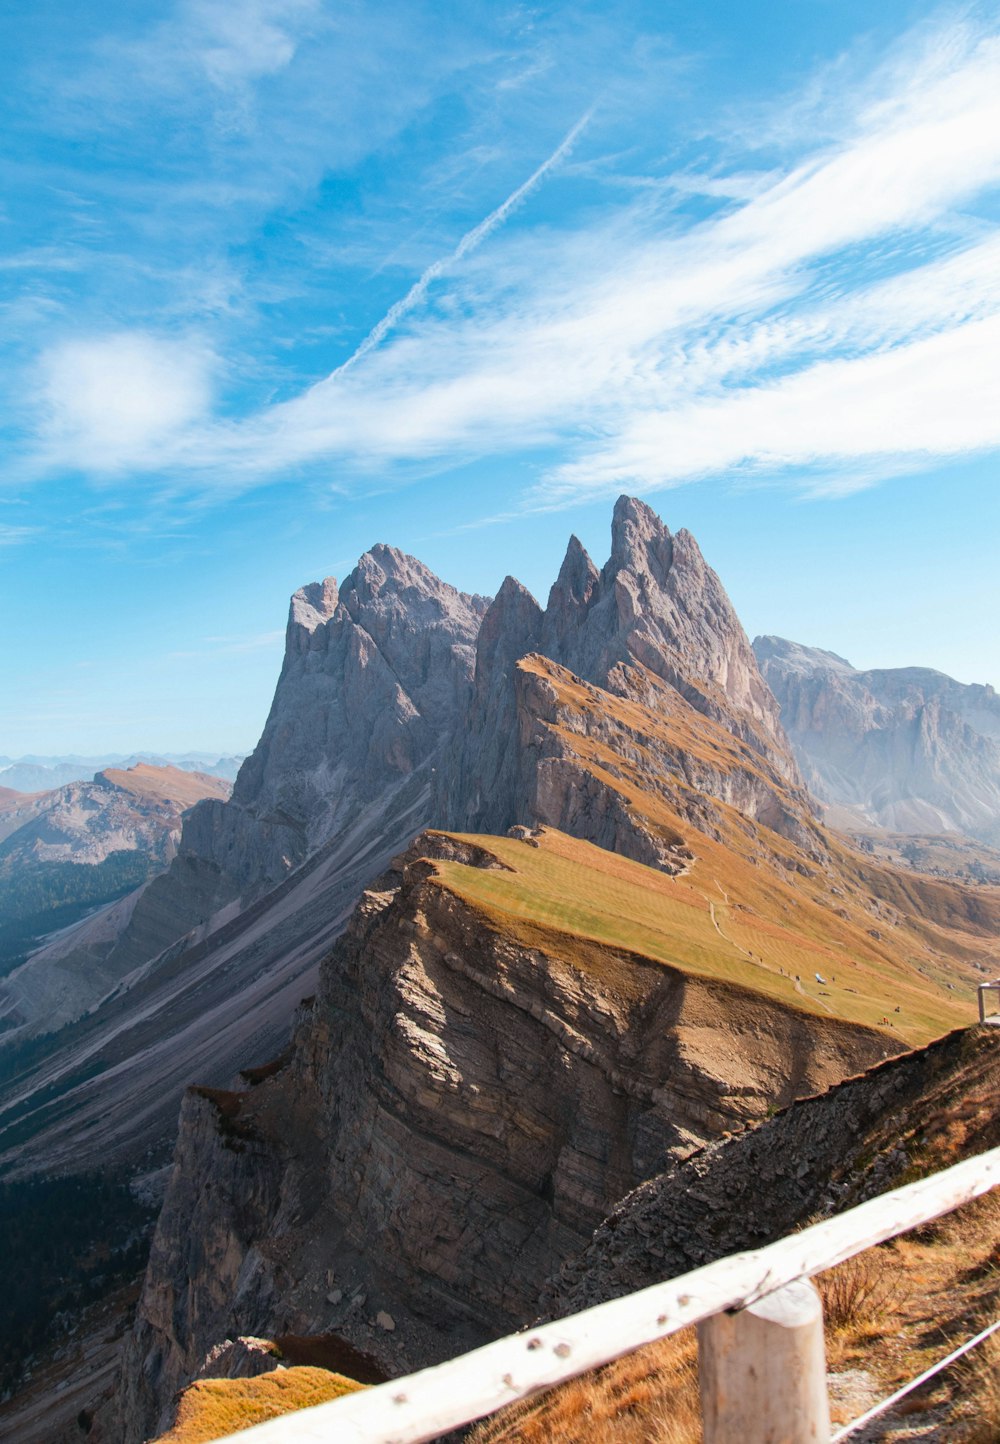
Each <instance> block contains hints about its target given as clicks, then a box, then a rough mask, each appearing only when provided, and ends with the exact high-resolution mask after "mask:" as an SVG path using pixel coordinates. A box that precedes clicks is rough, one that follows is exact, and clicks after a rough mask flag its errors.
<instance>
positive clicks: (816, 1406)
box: [698, 1279, 830, 1444]
mask: <svg viewBox="0 0 1000 1444" xmlns="http://www.w3.org/2000/svg"><path fill="white" fill-rule="evenodd" d="M698 1378H699V1385H700V1390H701V1412H702V1422H703V1426H704V1431H705V1444H828V1441H829V1438H830V1407H829V1401H828V1399H827V1392H826V1349H825V1347H824V1342H823V1304H822V1301H821V1300H820V1296H819V1293H818V1291H817V1289H816V1287H815V1285H813V1284H812V1283H810V1282H808V1281H807V1280H805V1279H801V1280H799V1281H798V1282H797V1283H792V1284H786V1285H785V1287H784V1288H782V1289H778V1290H776V1291H775V1292H774V1293H773V1294H768V1295H767V1297H766V1298H763V1299H760V1300H759V1301H758V1302H757V1303H755V1304H751V1305H750V1306H749V1307H748V1308H745V1309H739V1310H736V1311H734V1312H732V1313H724V1314H714V1315H713V1316H712V1317H711V1318H710V1319H706V1320H705V1321H704V1322H703V1323H700V1324H699V1325H698Z"/></svg>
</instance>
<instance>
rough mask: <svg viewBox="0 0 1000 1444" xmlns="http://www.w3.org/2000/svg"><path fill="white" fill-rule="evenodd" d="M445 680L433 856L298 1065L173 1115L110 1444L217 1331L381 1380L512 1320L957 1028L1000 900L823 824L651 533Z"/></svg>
mask: <svg viewBox="0 0 1000 1444" xmlns="http://www.w3.org/2000/svg"><path fill="white" fill-rule="evenodd" d="M317 599H318V597H314V599H313V600H312V601H311V602H310V605H315V600H317ZM331 605H332V594H331V601H328V602H327V603H326V604H325V610H327V611H329V608H330V606H331ZM545 648H547V649H548V651H547V652H546V651H545V650H542V649H545ZM551 653H555V654H556V655H555V656H552V655H550V654H551ZM688 658H690V660H689V661H686V659H688ZM467 676H468V680H469V685H468V686H467V688H466V690H465V694H464V698H462V699H460V702H459V705H458V707H457V708H456V711H455V713H454V716H455V717H456V718H457V721H456V722H455V724H454V726H453V728H452V729H451V730H450V731H446V732H445V733H444V735H443V738H442V741H441V742H440V743H439V744H438V746H437V747H436V748H435V749H434V751H433V752H432V753H430V754H429V756H428V761H431V759H433V761H432V765H433V773H432V774H431V779H430V781H431V791H430V794H429V798H428V811H429V813H430V816H431V818H432V819H434V820H437V821H438V822H439V823H441V824H443V825H444V829H445V830H436V831H431V832H427V833H424V834H423V835H421V836H420V837H419V838H418V840H417V842H416V843H414V844H413V845H412V846H410V847H409V848H407V849H406V850H405V851H404V852H402V853H401V854H399V855H398V856H397V857H396V858H395V859H394V861H393V862H392V865H391V867H390V868H389V870H388V871H387V872H386V873H385V874H384V875H383V876H382V877H381V878H380V879H378V880H376V881H375V882H373V883H372V884H371V886H370V887H369V889H368V891H367V892H366V893H365V894H364V895H363V897H362V899H361V901H360V903H359V905H358V907H357V909H356V910H355V912H354V914H353V917H352V918H351V921H350V924H349V926H348V929H347V932H346V934H345V935H344V937H343V938H342V939H341V940H340V941H339V942H338V943H337V944H336V945H335V946H334V948H333V950H332V951H331V952H330V953H329V954H328V956H327V957H326V959H325V960H324V962H323V965H322V967H321V969H320V975H319V980H318V988H317V991H316V995H315V997H314V998H312V999H311V1000H310V1002H309V1004H308V1006H306V1007H304V1008H303V1009H302V1010H301V1012H300V1014H299V1021H298V1024H297V1027H296V1032H295V1039H294V1043H293V1046H292V1048H291V1049H290V1050H288V1049H286V1050H283V1051H282V1052H281V1053H280V1054H279V1056H278V1057H276V1058H275V1059H274V1060H273V1062H272V1063H270V1064H268V1065H266V1066H261V1067H259V1068H251V1069H248V1070H246V1071H245V1073H244V1077H243V1079H242V1084H243V1086H241V1087H237V1088H236V1089H235V1090H234V1089H233V1088H232V1087H231V1086H230V1087H227V1088H219V1087H200V1088H196V1089H194V1090H192V1091H190V1092H189V1093H188V1095H187V1097H186V1099H185V1103H184V1110H183V1114H182V1123H181V1130H180V1136H179V1140H178V1146H177V1152H176V1155H175V1167H174V1170H173V1173H172V1175H171V1181H170V1186H169V1190H168V1194H167V1198H166V1201H165V1204H164V1208H163V1211H162V1213H161V1217H160V1223H159V1226H158V1232H157V1236H156V1240H155V1242H154V1246H153V1253H152V1257H151V1263H150V1271H149V1275H148V1278H147V1283H146V1288H145V1292H144V1296H143V1300H142V1302H141V1304H140V1309H139V1316H138V1321H137V1325H136V1329H135V1331H134V1334H133V1336H132V1339H131V1342H130V1344H129V1346H128V1350H127V1358H126V1364H125V1368H124V1374H123V1381H122V1391H123V1400H124V1403H123V1409H124V1414H123V1419H124V1423H123V1425H122V1428H123V1431H124V1432H123V1437H125V1438H139V1437H141V1436H142V1431H146V1432H149V1431H150V1430H152V1429H153V1428H155V1427H166V1424H167V1422H169V1420H168V1416H169V1411H170V1401H171V1400H172V1398H173V1394H174V1391H175V1390H176V1389H177V1388H178V1387H180V1386H181V1385H183V1384H184V1383H185V1382H186V1381H187V1380H188V1379H190V1378H191V1377H192V1376H193V1374H194V1373H195V1372H197V1369H198V1367H199V1366H200V1363H201V1360H202V1358H203V1357H204V1355H205V1353H206V1352H207V1351H208V1350H209V1349H210V1348H211V1347H212V1346H213V1345H214V1344H215V1343H217V1342H219V1340H220V1337H223V1336H229V1335H231V1334H233V1333H234V1332H235V1333H240V1334H265V1335H273V1334H274V1333H276V1332H292V1333H300V1334H310V1335H312V1334H323V1335H328V1334H330V1333H335V1334H336V1335H338V1336H342V1337H346V1338H347V1339H348V1340H349V1341H350V1342H351V1344H352V1345H353V1346H355V1347H358V1348H361V1349H362V1350H364V1351H365V1352H366V1353H369V1354H373V1355H374V1356H375V1357H376V1358H377V1359H378V1360H379V1361H380V1362H381V1363H382V1365H383V1366H384V1367H386V1368H387V1369H388V1370H389V1371H390V1372H392V1371H399V1370H400V1369H402V1368H405V1367H409V1366H412V1365H415V1364H418V1363H422V1362H427V1361H428V1360H431V1359H434V1358H438V1357H441V1356H442V1355H446V1354H450V1353H454V1352H455V1351H457V1350H458V1349H460V1348H461V1347H464V1346H466V1345H469V1344H472V1343H474V1342H477V1341H481V1340H483V1339H484V1338H487V1337H490V1336H491V1335H492V1334H495V1333H496V1332H497V1331H499V1330H502V1329H505V1328H508V1327H510V1326H511V1325H512V1324H513V1323H515V1322H520V1321H523V1320H524V1319H525V1318H526V1317H528V1316H530V1313H531V1311H532V1308H533V1304H534V1300H535V1299H536V1298H537V1290H538V1287H539V1282H540V1280H541V1279H542V1278H544V1277H545V1276H546V1274H548V1273H550V1272H552V1271H553V1270H554V1269H556V1268H557V1267H558V1265H559V1263H560V1262H561V1260H563V1259H565V1258H566V1257H567V1256H569V1255H570V1254H572V1253H573V1252H574V1251H575V1250H578V1249H579V1248H581V1247H582V1246H583V1245H584V1244H585V1242H586V1239H587V1238H588V1237H589V1235H590V1232H591V1231H592V1230H593V1228H594V1227H595V1226H596V1225H597V1224H598V1223H599V1221H600V1219H601V1218H602V1217H603V1216H604V1215H605V1214H606V1213H607V1211H608V1209H609V1208H610V1207H611V1206H612V1205H613V1203H614V1201H615V1200H616V1199H617V1198H619V1197H620V1196H621V1195H622V1194H623V1193H625V1192H627V1191H628V1190H629V1189H630V1188H632V1187H634V1186H635V1185H636V1184H638V1183H640V1182H641V1181H642V1180H643V1179H644V1178H649V1177H652V1176H655V1175H656V1174H657V1173H659V1172H661V1171H662V1170H663V1169H664V1168H665V1167H669V1166H671V1164H672V1163H673V1162H676V1161H679V1160H681V1159H683V1157H685V1156H686V1155H687V1154H688V1153H690V1152H691V1150H692V1149H696V1148H700V1147H703V1146H704V1145H706V1144H708V1143H710V1142H712V1141H713V1140H718V1139H720V1138H722V1137H723V1136H724V1135H726V1134H727V1133H731V1132H734V1131H735V1132H740V1131H742V1130H744V1129H746V1128H748V1127H750V1126H751V1125H753V1124H754V1123H756V1122H758V1121H760V1120H762V1119H763V1118H765V1117H766V1116H767V1114H768V1113H769V1112H770V1111H773V1109H774V1108H775V1107H776V1106H780V1105H782V1104H784V1103H786V1102H790V1101H791V1100H792V1099H794V1098H796V1097H801V1096H803V1095H806V1094H809V1093H811V1092H815V1091H817V1090H821V1089H823V1088H825V1087H827V1086H829V1085H831V1084H833V1083H835V1082H837V1081H839V1080H840V1079H841V1078H843V1077H845V1076H846V1075H849V1074H851V1073H853V1072H856V1071H858V1070H859V1069H860V1068H863V1067H865V1066H867V1065H868V1064H870V1063H871V1062H873V1061H875V1060H877V1059H879V1058H886V1057H888V1056H891V1055H892V1054H894V1053H897V1052H899V1051H900V1050H901V1049H902V1048H904V1047H905V1046H907V1045H911V1046H912V1045H913V1044H922V1043H925V1042H926V1041H927V1040H929V1039H931V1038H933V1037H935V1036H937V1035H938V1034H939V1033H941V1032H942V1031H944V1030H946V1029H947V1028H949V1027H953V1026H955V1025H957V1024H960V1023H961V1022H963V1021H965V1020H967V1019H968V1018H970V1016H971V1011H972V1009H971V994H972V988H973V985H974V982H975V981H976V980H977V978H978V976H979V973H978V971H977V968H980V967H983V966H985V962H984V961H983V960H985V959H986V958H987V957H988V956H989V950H990V948H991V946H992V939H993V935H994V932H995V929H996V927H997V925H998V923H1000V894H997V892H996V890H990V889H977V890H968V889H963V888H961V887H957V886H953V885H950V884H948V883H944V882H938V881H932V880H930V879H926V878H916V877H913V876H906V875H904V874H899V873H897V872H896V871H895V870H893V869H889V868H885V867H883V866H882V865H880V864H879V863H878V862H876V861H875V860H873V859H872V858H869V857H867V856H865V855H863V854H860V853H856V852H854V851H853V850H852V849H851V848H850V847H849V846H847V845H846V844H845V842H844V841H843V839H840V838H838V837H837V836H836V835H835V834H831V833H829V832H828V831H827V830H826V829H825V828H824V827H823V826H822V825H821V824H820V822H819V821H818V820H817V818H816V816H815V813H814V807H813V804H812V802H811V799H810V798H809V796H808V794H807V793H806V791H805V789H804V788H803V786H802V784H801V781H800V779H799V775H798V771H797V768H796V766H795V763H794V761H793V760H792V758H791V755H790V753H789V750H788V746H787V743H786V740H785V737H784V734H783V732H782V729H781V726H780V722H779V721H778V715H777V706H776V704H775V702H774V700H773V698H771V697H770V695H769V693H768V691H767V689H766V686H765V684H764V683H763V682H762V679H761V677H760V674H759V672H758V670H757V666H756V662H755V660H754V657H753V653H752V651H751V649H750V646H749V643H748V642H747V640H746V637H745V635H744V634H743V631H742V628H741V627H740V626H739V622H738V620H737V619H736V617H735V614H734V613H733V611H732V608H731V606H730V604H729V603H728V600H727V599H726V598H725V593H724V591H723V589H722V587H721V584H720V583H719V581H718V579H717V578H716V577H715V575H714V573H712V572H711V571H710V569H709V568H708V567H707V566H706V564H705V563H704V560H703V559H702V557H701V555H700V552H698V549H697V547H696V546H695V544H694V543H693V540H692V539H690V538H687V537H686V536H685V535H684V534H678V536H677V537H673V536H671V534H670V533H669V532H668V531H667V529H666V528H665V527H664V526H663V525H662V523H661V522H660V521H659V520H658V519H657V518H656V517H655V516H654V515H653V513H652V512H650V511H649V509H648V508H646V507H644V506H642V504H641V503H637V502H634V501H631V500H628V499H623V500H622V501H621V502H619V504H618V506H617V507H616V511H615V518H614V523H613V534H612V554H611V558H610V560H609V562H608V564H607V565H606V566H605V567H604V568H602V569H601V570H600V571H599V570H598V569H597V567H596V566H594V564H593V563H592V562H590V560H589V558H587V557H586V554H585V553H584V552H583V549H582V548H581V547H580V546H579V543H578V542H575V541H573V542H571V543H570V548H569V552H568V554H567V560H566V562H565V563H564V566H563V568H562V570H561V572H560V576H559V578H558V579H557V582H556V584H555V586H554V587H553V590H552V593H551V594H550V597H549V600H548V603H547V605H546V607H545V608H544V609H542V608H540V607H539V606H538V604H537V603H536V602H535V600H534V599H533V598H532V597H531V596H530V595H529V594H528V593H527V592H526V591H525V589H524V588H523V587H521V586H520V584H518V583H517V582H516V581H515V580H514V579H512V578H509V579H508V580H507V581H505V583H504V584H503V586H502V587H501V589H500V592H499V593H498V595H497V598H496V599H495V600H494V602H493V603H492V604H491V605H490V606H489V607H488V608H485V609H484V613H483V616H482V623H481V627H480V628H479V632H478V638H477V643H476V649H475V660H474V664H473V665H471V666H470V669H469V673H468V674H467ZM353 681H354V679H352V682H353ZM381 755H382V756H383V757H384V755H385V754H384V753H382V754H381ZM270 756H271V758H272V761H273V760H274V752H273V750H272V752H271V754H270ZM383 771H384V763H383ZM299 795H300V796H301V795H302V794H301V792H300V794H299ZM309 795H311V796H316V790H315V789H314V790H313V791H312V793H311V794H309ZM508 827H509V828H511V829H512V834H513V835H512V836H510V837H506V836H502V835H500V834H502V832H503V831H505V830H506V829H507V828H508ZM473 828H475V829H476V830H475V831H472V829H473ZM300 832H301V828H300ZM294 876H295V874H294V873H293V874H292V877H294ZM208 1081H211V1080H208ZM247 1085H249V1086H247ZM205 1180H210V1181H211V1186H210V1188H208V1189H206V1188H205V1186H204V1182H205ZM331 1281H332V1282H331ZM382 1317H390V1318H391V1319H392V1320H393V1322H394V1328H393V1330H392V1331H391V1334H390V1333H389V1332H387V1331H386V1330H385V1327H384V1325H382V1324H380V1323H379V1319H380V1318H382ZM220 1331H221V1333H220Z"/></svg>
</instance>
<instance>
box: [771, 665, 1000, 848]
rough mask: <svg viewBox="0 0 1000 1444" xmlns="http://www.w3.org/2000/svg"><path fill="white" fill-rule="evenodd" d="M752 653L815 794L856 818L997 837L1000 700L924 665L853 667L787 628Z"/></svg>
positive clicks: (893, 828)
mask: <svg viewBox="0 0 1000 1444" xmlns="http://www.w3.org/2000/svg"><path fill="white" fill-rule="evenodd" d="M754 650H755V652H756V654H757V659H758V661H759V663H760V666H761V670H762V672H763V674H764V677H765V678H766V680H767V683H768V685H769V686H770V688H771V690H772V691H773V692H774V694H775V696H776V697H777V699H778V701H779V703H780V705H781V719H782V723H783V724H784V727H785V729H786V731H787V733H788V735H789V738H790V739H791V742H792V745H793V746H794V748H795V751H796V755H797V756H798V759H799V763H800V765H801V767H802V769H803V772H804V774H805V776H806V779H807V781H808V783H809V786H810V787H811V788H812V790H813V791H814V792H815V794H816V795H817V797H819V798H821V799H822V800H824V801H825V802H829V803H835V804H838V805H840V806H841V807H845V808H850V809H852V810H853V811H854V814H855V817H856V820H857V823H858V825H860V826H864V824H865V823H866V822H867V823H868V824H869V825H874V826H876V827H880V828H885V829H887V830H888V831H890V832H900V833H905V832H909V833H917V834H920V833H931V834H933V833H942V832H960V833H965V834H967V835H969V836H971V837H975V838H978V839H980V840H981V841H983V842H987V843H992V844H994V845H995V844H997V843H998V842H1000V699H998V697H997V695H996V693H995V692H994V690H993V688H992V687H989V686H965V685H963V684H962V683H960V682H956V681H954V680H953V678H951V677H946V676H944V674H943V673H941V672H934V671H931V670H930V669H929V668H926V667H898V668H888V669H881V670H880V669H874V670H870V671H866V672H862V671H857V670H856V669H855V668H854V667H852V666H851V664H850V663H849V662H847V661H845V660H844V658H843V657H838V656H837V655H836V654H835V653H833V652H823V651H820V650H819V649H818V648H813V647H803V646H800V645H799V644H798V643H795V642H787V641H785V640H784V639H783V638H781V637H758V638H757V639H756V641H755V642H754Z"/></svg>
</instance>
